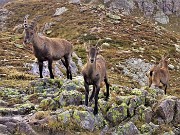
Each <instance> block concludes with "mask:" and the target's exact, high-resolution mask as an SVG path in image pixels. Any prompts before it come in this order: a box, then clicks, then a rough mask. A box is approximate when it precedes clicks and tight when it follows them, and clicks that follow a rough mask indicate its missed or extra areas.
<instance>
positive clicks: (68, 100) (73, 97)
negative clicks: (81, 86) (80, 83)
mask: <svg viewBox="0 0 180 135" xmlns="http://www.w3.org/2000/svg"><path fill="white" fill-rule="evenodd" d="M56 100H58V101H59V105H60V106H68V105H81V104H82V93H80V92H78V91H76V90H74V91H66V90H64V91H63V92H61V93H60V95H59V96H58V97H57V98H56Z"/></svg>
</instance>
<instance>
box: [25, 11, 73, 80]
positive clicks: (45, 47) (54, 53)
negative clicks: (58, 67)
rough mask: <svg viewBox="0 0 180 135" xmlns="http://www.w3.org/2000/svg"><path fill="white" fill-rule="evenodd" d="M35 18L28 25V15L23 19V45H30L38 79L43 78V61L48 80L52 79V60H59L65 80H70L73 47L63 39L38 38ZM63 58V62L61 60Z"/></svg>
mask: <svg viewBox="0 0 180 135" xmlns="http://www.w3.org/2000/svg"><path fill="white" fill-rule="evenodd" d="M36 21H37V17H36V18H34V19H33V21H32V22H31V23H30V25H29V24H28V15H26V16H25V18H24V31H25V37H24V44H29V43H32V45H33V52H34V55H35V57H36V58H37V60H38V64H39V73H40V78H43V75H42V70H43V61H48V69H49V73H50V78H54V75H53V72H52V63H53V60H59V59H61V61H62V63H63V65H64V66H65V67H66V70H67V71H66V73H67V79H71V80H72V73H71V69H70V59H71V54H72V52H73V46H72V44H71V43H70V42H68V41H67V40H65V39H59V38H48V37H45V36H40V35H38V33H37V30H36ZM63 58H64V60H63Z"/></svg>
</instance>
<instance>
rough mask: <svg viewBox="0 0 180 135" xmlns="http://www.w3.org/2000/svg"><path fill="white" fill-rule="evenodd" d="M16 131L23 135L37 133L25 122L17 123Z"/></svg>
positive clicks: (34, 134)
mask: <svg viewBox="0 0 180 135" xmlns="http://www.w3.org/2000/svg"><path fill="white" fill-rule="evenodd" d="M18 132H19V133H20V134H25V135H37V133H36V132H35V131H34V130H33V129H32V128H31V126H30V125H29V124H27V123H26V122H19V123H18Z"/></svg>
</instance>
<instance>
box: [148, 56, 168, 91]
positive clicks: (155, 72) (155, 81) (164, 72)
mask: <svg viewBox="0 0 180 135" xmlns="http://www.w3.org/2000/svg"><path fill="white" fill-rule="evenodd" d="M147 77H148V79H149V87H151V85H154V86H155V87H159V86H160V85H161V84H163V86H164V87H165V90H164V92H165V94H166V90H167V86H168V84H169V70H168V59H167V56H166V57H163V58H162V59H161V61H160V63H159V64H158V65H155V66H153V67H152V68H151V69H150V70H149V72H148V73H147Z"/></svg>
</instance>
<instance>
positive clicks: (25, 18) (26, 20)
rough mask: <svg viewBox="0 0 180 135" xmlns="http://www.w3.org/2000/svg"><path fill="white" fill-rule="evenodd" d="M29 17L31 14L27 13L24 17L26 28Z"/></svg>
mask: <svg viewBox="0 0 180 135" xmlns="http://www.w3.org/2000/svg"><path fill="white" fill-rule="evenodd" d="M28 17H29V15H26V16H25V17H24V28H25V29H26V28H27V27H28Z"/></svg>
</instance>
